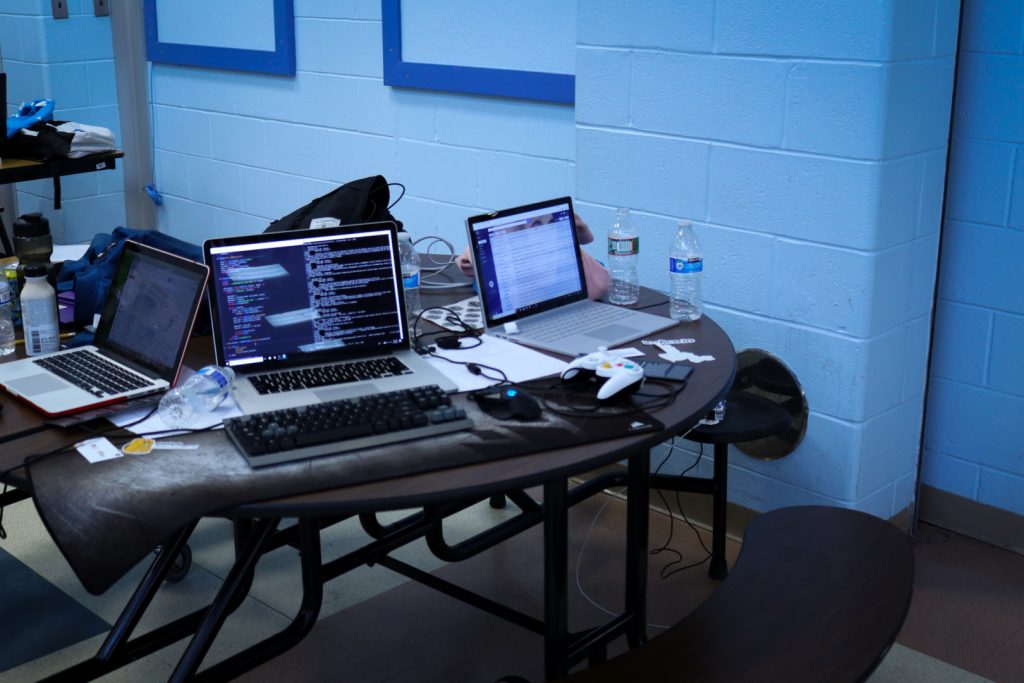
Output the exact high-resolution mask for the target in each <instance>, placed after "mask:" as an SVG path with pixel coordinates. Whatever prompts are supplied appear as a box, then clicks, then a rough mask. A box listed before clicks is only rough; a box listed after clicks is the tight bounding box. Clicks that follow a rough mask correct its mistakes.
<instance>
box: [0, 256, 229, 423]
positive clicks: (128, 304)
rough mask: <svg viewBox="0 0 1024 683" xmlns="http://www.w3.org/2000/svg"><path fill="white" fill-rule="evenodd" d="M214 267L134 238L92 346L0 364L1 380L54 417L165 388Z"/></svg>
mask: <svg viewBox="0 0 1024 683" xmlns="http://www.w3.org/2000/svg"><path fill="white" fill-rule="evenodd" d="M208 275H209V270H208V269H207V267H206V266H205V265H203V264H202V263H196V262H195V261H191V260H189V259H187V258H183V257H180V256H176V255H174V254H170V253H167V252H164V251H161V250H159V249H154V248H153V247H149V246H146V245H144V244H140V243H138V242H133V241H131V240H128V241H126V242H125V243H124V251H123V252H122V253H121V258H120V260H119V261H118V264H117V270H116V271H115V272H114V277H113V280H112V281H111V285H110V289H109V290H108V291H107V296H106V299H105V300H104V304H103V310H102V312H101V313H100V320H99V323H98V324H97V326H96V334H95V336H94V338H93V345H91V346H81V347H78V348H74V349H67V350H64V351H58V352H56V353H51V354H46V355H42V356H34V357H30V358H25V359H22V360H17V361H12V362H8V363H2V364H0V385H3V387H4V389H6V390H7V391H8V392H10V393H11V394H14V395H15V396H18V397H19V398H22V399H24V400H25V401H28V402H29V403H31V404H32V405H34V406H35V407H36V408H38V409H39V410H41V411H42V412H44V413H46V414H47V415H49V416H51V417H53V416H57V415H67V414H72V413H78V412H82V411H84V410H90V409H92V408H97V407H99V406H103V405H107V404H110V403H117V402H120V401H125V400H128V399H131V398H137V397H139V396H144V395H146V394H151V393H155V392H158V391H163V390H164V389H168V388H169V387H171V386H172V385H173V384H174V382H175V381H176V380H177V377H178V372H179V371H180V370H181V361H182V358H183V357H184V355H185V348H186V346H187V344H188V338H189V335H190V334H191V333H192V325H193V324H194V323H195V319H196V313H197V312H198V310H199V304H200V303H201V301H202V296H203V289H204V287H205V286H206V279H207V276H208Z"/></svg>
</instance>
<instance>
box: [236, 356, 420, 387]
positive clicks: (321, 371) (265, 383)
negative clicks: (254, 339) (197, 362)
mask: <svg viewBox="0 0 1024 683" xmlns="http://www.w3.org/2000/svg"><path fill="white" fill-rule="evenodd" d="M410 372H412V370H410V369H409V368H407V367H406V366H405V364H404V363H402V361H400V360H398V359H397V358H374V359H371V360H354V361H348V362H345V363H335V364H332V365H318V366H316V367H312V368H300V369H298V370H285V371H283V372H272V373H268V374H266V375H253V376H252V377H250V378H249V381H250V382H251V383H252V386H253V388H254V389H255V390H256V391H258V392H259V393H261V394H276V393H278V392H281V391H295V390H297V389H314V388H316V387H326V386H330V385H332V384H345V383H347V382H359V381H362V380H368V379H380V378H381V377H393V376H395V375H405V374H408V373H410Z"/></svg>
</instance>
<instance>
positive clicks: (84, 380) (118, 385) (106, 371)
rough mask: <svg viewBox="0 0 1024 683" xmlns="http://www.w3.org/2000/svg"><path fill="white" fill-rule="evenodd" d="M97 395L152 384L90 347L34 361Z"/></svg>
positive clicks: (108, 394) (110, 394)
mask: <svg viewBox="0 0 1024 683" xmlns="http://www.w3.org/2000/svg"><path fill="white" fill-rule="evenodd" d="M32 362H33V363H35V364H36V365H38V366H40V367H43V368H46V369H47V370H49V371H50V372H52V373H53V374H55V375H57V376H58V377H60V378H62V379H66V380H67V381H69V382H71V383H72V384H74V385H75V386H77V387H80V388H82V389H85V390H86V391H88V392H89V393H90V394H92V395H93V396H97V397H102V396H112V395H114V394H120V393H123V392H126V391H131V390H132V389H142V388H144V387H148V386H152V384H153V383H152V382H151V381H149V380H148V379H146V378H145V377H140V376H139V375H137V374H135V373H133V372H130V371H129V370H125V369H124V368H122V367H121V366H119V365H116V364H114V363H111V362H110V361H108V360H107V359H105V358H103V357H102V356H100V355H98V354H96V353H94V352H92V351H91V350H89V349H81V350H79V351H69V352H66V353H61V354H57V355H56V356H46V357H44V358H36V359H34V360H33V361H32Z"/></svg>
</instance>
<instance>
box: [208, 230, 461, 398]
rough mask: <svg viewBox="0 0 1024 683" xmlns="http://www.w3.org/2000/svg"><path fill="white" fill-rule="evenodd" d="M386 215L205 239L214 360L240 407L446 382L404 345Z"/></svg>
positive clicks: (449, 385)
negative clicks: (230, 377) (227, 371)
mask: <svg viewBox="0 0 1024 683" xmlns="http://www.w3.org/2000/svg"><path fill="white" fill-rule="evenodd" d="M396 230H397V228H396V226H395V224H394V223H391V222H382V223H367V224H364V225H356V226H338V227H331V228H321V229H317V230H296V231H292V232H271V233H261V234H258V235H249V236H243V237H228V238H223V239H212V240H207V241H206V242H205V243H204V245H203V251H204V258H205V260H206V263H207V264H208V265H209V266H210V271H211V273H212V278H211V281H212V285H211V288H210V289H211V296H210V312H211V314H212V317H213V339H214V349H215V352H216V356H217V362H218V363H219V364H221V365H224V366H227V367H230V368H233V369H234V370H235V399H236V400H237V401H238V405H239V407H240V408H241V409H242V411H243V412H245V413H249V414H251V413H259V412H265V411H268V410H278V409H280V408H291V407H297V406H303V405H311V404H314V403H321V402H326V401H334V400H338V399H343V398H353V397H356V396H365V395H368V394H374V393H378V392H384V391H394V390H397V389H407V388H412V387H419V386H424V385H428V384H436V385H438V386H440V387H441V388H442V389H444V390H445V391H447V392H454V391H456V390H457V387H456V385H455V383H454V382H452V381H451V380H449V379H448V378H447V377H445V376H444V375H443V374H441V373H440V372H438V371H437V370H436V369H434V367H433V366H431V365H430V364H429V363H427V362H426V361H425V360H424V359H423V358H421V357H420V356H419V355H418V354H416V353H415V352H414V351H412V350H411V344H410V339H409V333H408V321H407V319H406V311H405V301H404V292H403V289H402V276H401V264H400V261H399V255H398V238H397V233H396Z"/></svg>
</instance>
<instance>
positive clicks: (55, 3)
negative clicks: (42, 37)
mask: <svg viewBox="0 0 1024 683" xmlns="http://www.w3.org/2000/svg"><path fill="white" fill-rule="evenodd" d="M50 6H51V8H52V10H53V18H54V19H67V18H68V0H50Z"/></svg>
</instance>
